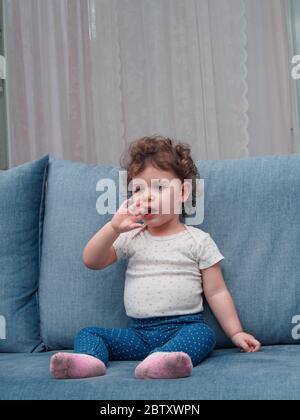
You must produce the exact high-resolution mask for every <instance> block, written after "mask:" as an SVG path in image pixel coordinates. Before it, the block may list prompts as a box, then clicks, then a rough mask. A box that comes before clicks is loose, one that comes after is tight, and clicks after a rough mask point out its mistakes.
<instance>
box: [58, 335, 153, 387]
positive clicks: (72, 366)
mask: <svg viewBox="0 0 300 420" xmlns="http://www.w3.org/2000/svg"><path fill="white" fill-rule="evenodd" d="M148 353H149V348H147V347H146V345H145V342H144V341H143V340H141V339H140V337H139V336H138V335H137V333H136V332H135V331H134V330H133V329H130V328H84V329H82V330H81V331H80V332H79V333H78V334H77V336H76V338H75V343H74V353H73V354H72V353H57V354H56V355H54V356H53V357H52V358H51V365H50V371H51V373H52V374H53V375H54V376H55V377H56V378H57V379H63V378H87V377H93V376H101V375H104V374H105V372H106V367H107V365H108V361H109V360H141V359H143V358H144V357H146V355H147V354H148Z"/></svg>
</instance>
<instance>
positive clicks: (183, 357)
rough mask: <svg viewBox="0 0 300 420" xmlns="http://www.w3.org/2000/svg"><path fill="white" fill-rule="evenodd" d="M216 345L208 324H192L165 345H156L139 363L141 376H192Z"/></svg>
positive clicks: (137, 374)
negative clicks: (194, 368)
mask: <svg viewBox="0 0 300 420" xmlns="http://www.w3.org/2000/svg"><path fill="white" fill-rule="evenodd" d="M215 345H216V338H215V334H214V331H213V330H212V329H211V328H210V327H209V326H208V325H207V324H206V323H205V322H203V323H202V322H201V323H200V322H199V323H194V324H190V325H187V326H184V327H181V329H180V330H179V331H178V332H177V333H176V334H175V335H174V336H173V337H172V338H171V339H170V340H169V341H168V342H167V343H165V344H164V345H163V346H161V347H157V348H155V349H154V350H152V351H151V352H150V353H149V356H148V357H147V358H146V359H145V360H143V362H142V363H140V364H139V365H138V366H137V368H136V370H135V376H136V378H138V379H163V378H179V377H185V376H190V375H191V373H192V368H193V366H197V365H198V364H199V363H200V362H201V361H202V360H203V359H204V358H205V357H207V356H208V354H209V353H211V351H212V350H213V349H214V347H215Z"/></svg>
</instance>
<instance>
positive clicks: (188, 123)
mask: <svg viewBox="0 0 300 420" xmlns="http://www.w3.org/2000/svg"><path fill="white" fill-rule="evenodd" d="M282 3H283V0H249V1H247V0H43V1H40V0H4V6H5V18H6V55H7V62H8V63H7V66H8V112H9V139H10V141H9V160H10V162H9V165H10V167H11V166H15V165H17V164H20V163H22V162H25V161H28V160H31V159H35V158H37V157H39V156H40V155H41V154H44V153H50V154H51V155H53V156H55V157H57V158H63V159H70V160H76V161H82V162H86V163H100V164H107V165H110V164H112V165H115V164H116V165H118V164H119V158H120V155H121V154H122V152H123V151H124V148H125V146H126V144H127V143H129V142H130V141H131V140H134V139H136V138H138V137H140V136H145V135H150V134H155V133H157V134H163V135H168V136H171V137H173V138H176V139H179V140H182V141H186V142H189V143H190V144H191V145H192V149H193V155H194V157H195V158H196V159H225V158H239V157H247V156H251V155H258V154H273V153H291V152H292V140H291V132H290V130H291V106H290V93H289V90H288V84H289V72H288V66H289V62H288V61H285V58H286V54H287V52H286V49H287V39H286V28H285V26H286V25H285V20H284V18H283V8H282ZM266 65H267V66H268V68H269V70H270V71H269V72H268V69H267V68H265V66H266Z"/></svg>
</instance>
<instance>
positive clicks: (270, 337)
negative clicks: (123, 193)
mask: <svg viewBox="0 0 300 420" xmlns="http://www.w3.org/2000/svg"><path fill="white" fill-rule="evenodd" d="M196 165H197V167H198V169H199V172H200V176H201V178H202V179H204V183H205V184H204V185H205V217H204V222H203V223H202V224H201V225H199V226H198V227H199V228H201V229H202V230H204V231H206V232H209V233H210V234H211V236H212V238H213V239H214V240H215V242H216V243H217V245H218V247H219V249H220V251H221V252H222V254H223V255H224V257H225V259H224V260H223V261H222V262H221V266H222V269H223V275H224V278H225V281H226V284H227V286H228V288H229V290H230V292H231V293H232V296H233V298H234V301H235V303H236V306H237V309H238V312H239V315H240V319H241V321H242V324H243V326H244V329H245V330H247V331H248V332H249V333H252V334H254V335H255V336H256V337H257V338H258V339H259V340H260V341H261V342H262V344H264V345H272V344H280V343H282V344H285V343H295V340H294V339H293V337H292V333H291V332H292V328H293V324H292V319H293V317H294V316H295V315H298V314H300V299H299V297H300V278H299V277H300V275H299V268H298V256H299V255H300V218H299V207H300V206H299V204H300V189H299V185H300V155H296V154H295V155H280V156H264V157H255V158H244V159H232V160H221V161H217V160H212V161H204V160H200V161H197V162H196ZM119 170H121V168H119V167H114V166H98V165H86V164H83V163H79V162H71V161H66V160H61V159H55V158H54V157H52V156H50V161H49V168H48V180H47V190H46V203H45V218H44V227H43V242H42V259H41V271H40V287H39V301H40V317H41V333H42V338H43V341H44V343H45V345H46V346H47V348H48V349H62V348H73V340H74V337H75V335H76V333H77V332H78V330H79V329H81V328H83V327H86V326H103V327H108V328H109V327H126V326H128V325H129V321H130V320H129V319H128V318H127V317H126V314H125V310H124V304H123V290H124V280H125V270H126V266H127V262H126V261H124V260H120V261H118V262H117V263H115V264H114V265H112V266H109V267H107V268H106V269H104V270H100V271H94V270H90V269H88V268H87V267H85V266H84V264H83V262H82V252H83V248H84V246H85V245H86V243H87V242H88V240H89V239H90V238H91V237H92V235H93V234H95V233H96V232H97V231H98V230H99V229H100V228H101V227H102V226H104V225H105V224H106V223H107V222H108V221H109V220H110V219H111V218H112V215H108V214H107V215H99V214H98V213H97V211H96V201H97V198H98V197H99V195H100V193H99V191H96V184H97V182H98V181H99V180H100V179H103V178H109V179H111V180H113V181H115V182H116V185H117V186H118V176H119ZM118 193H119V190H118V189H117V196H118ZM186 223H187V224H188V223H189V222H188V218H187V219H186ZM196 227H197V226H196ZM205 316H206V318H207V320H208V322H209V324H210V325H211V326H212V327H213V328H214V329H215V331H216V334H217V347H219V348H220V347H231V346H233V345H232V343H231V341H230V340H229V339H228V338H227V337H226V336H225V334H224V333H223V331H222V329H221V328H220V326H219V324H218V323H217V321H216V320H215V318H214V316H213V314H212V312H211V311H210V309H209V307H208V305H207V304H206V305H205Z"/></svg>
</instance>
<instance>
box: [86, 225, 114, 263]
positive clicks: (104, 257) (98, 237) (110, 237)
mask: <svg viewBox="0 0 300 420" xmlns="http://www.w3.org/2000/svg"><path fill="white" fill-rule="evenodd" d="M118 236H119V233H118V232H116V230H115V229H114V228H113V227H112V225H111V222H108V223H106V225H104V226H103V227H102V228H101V229H100V230H99V231H98V232H97V233H96V234H95V235H94V236H93V237H92V238H91V239H90V240H89V242H88V243H87V245H86V246H85V248H84V250H83V254H82V260H83V263H84V265H86V266H87V267H88V268H90V269H92V270H101V269H103V268H105V267H107V266H108V265H110V264H113V263H114V262H115V261H116V260H117V256H116V252H115V250H114V248H113V246H112V244H113V243H114V241H115V240H116V239H117V238H118Z"/></svg>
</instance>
